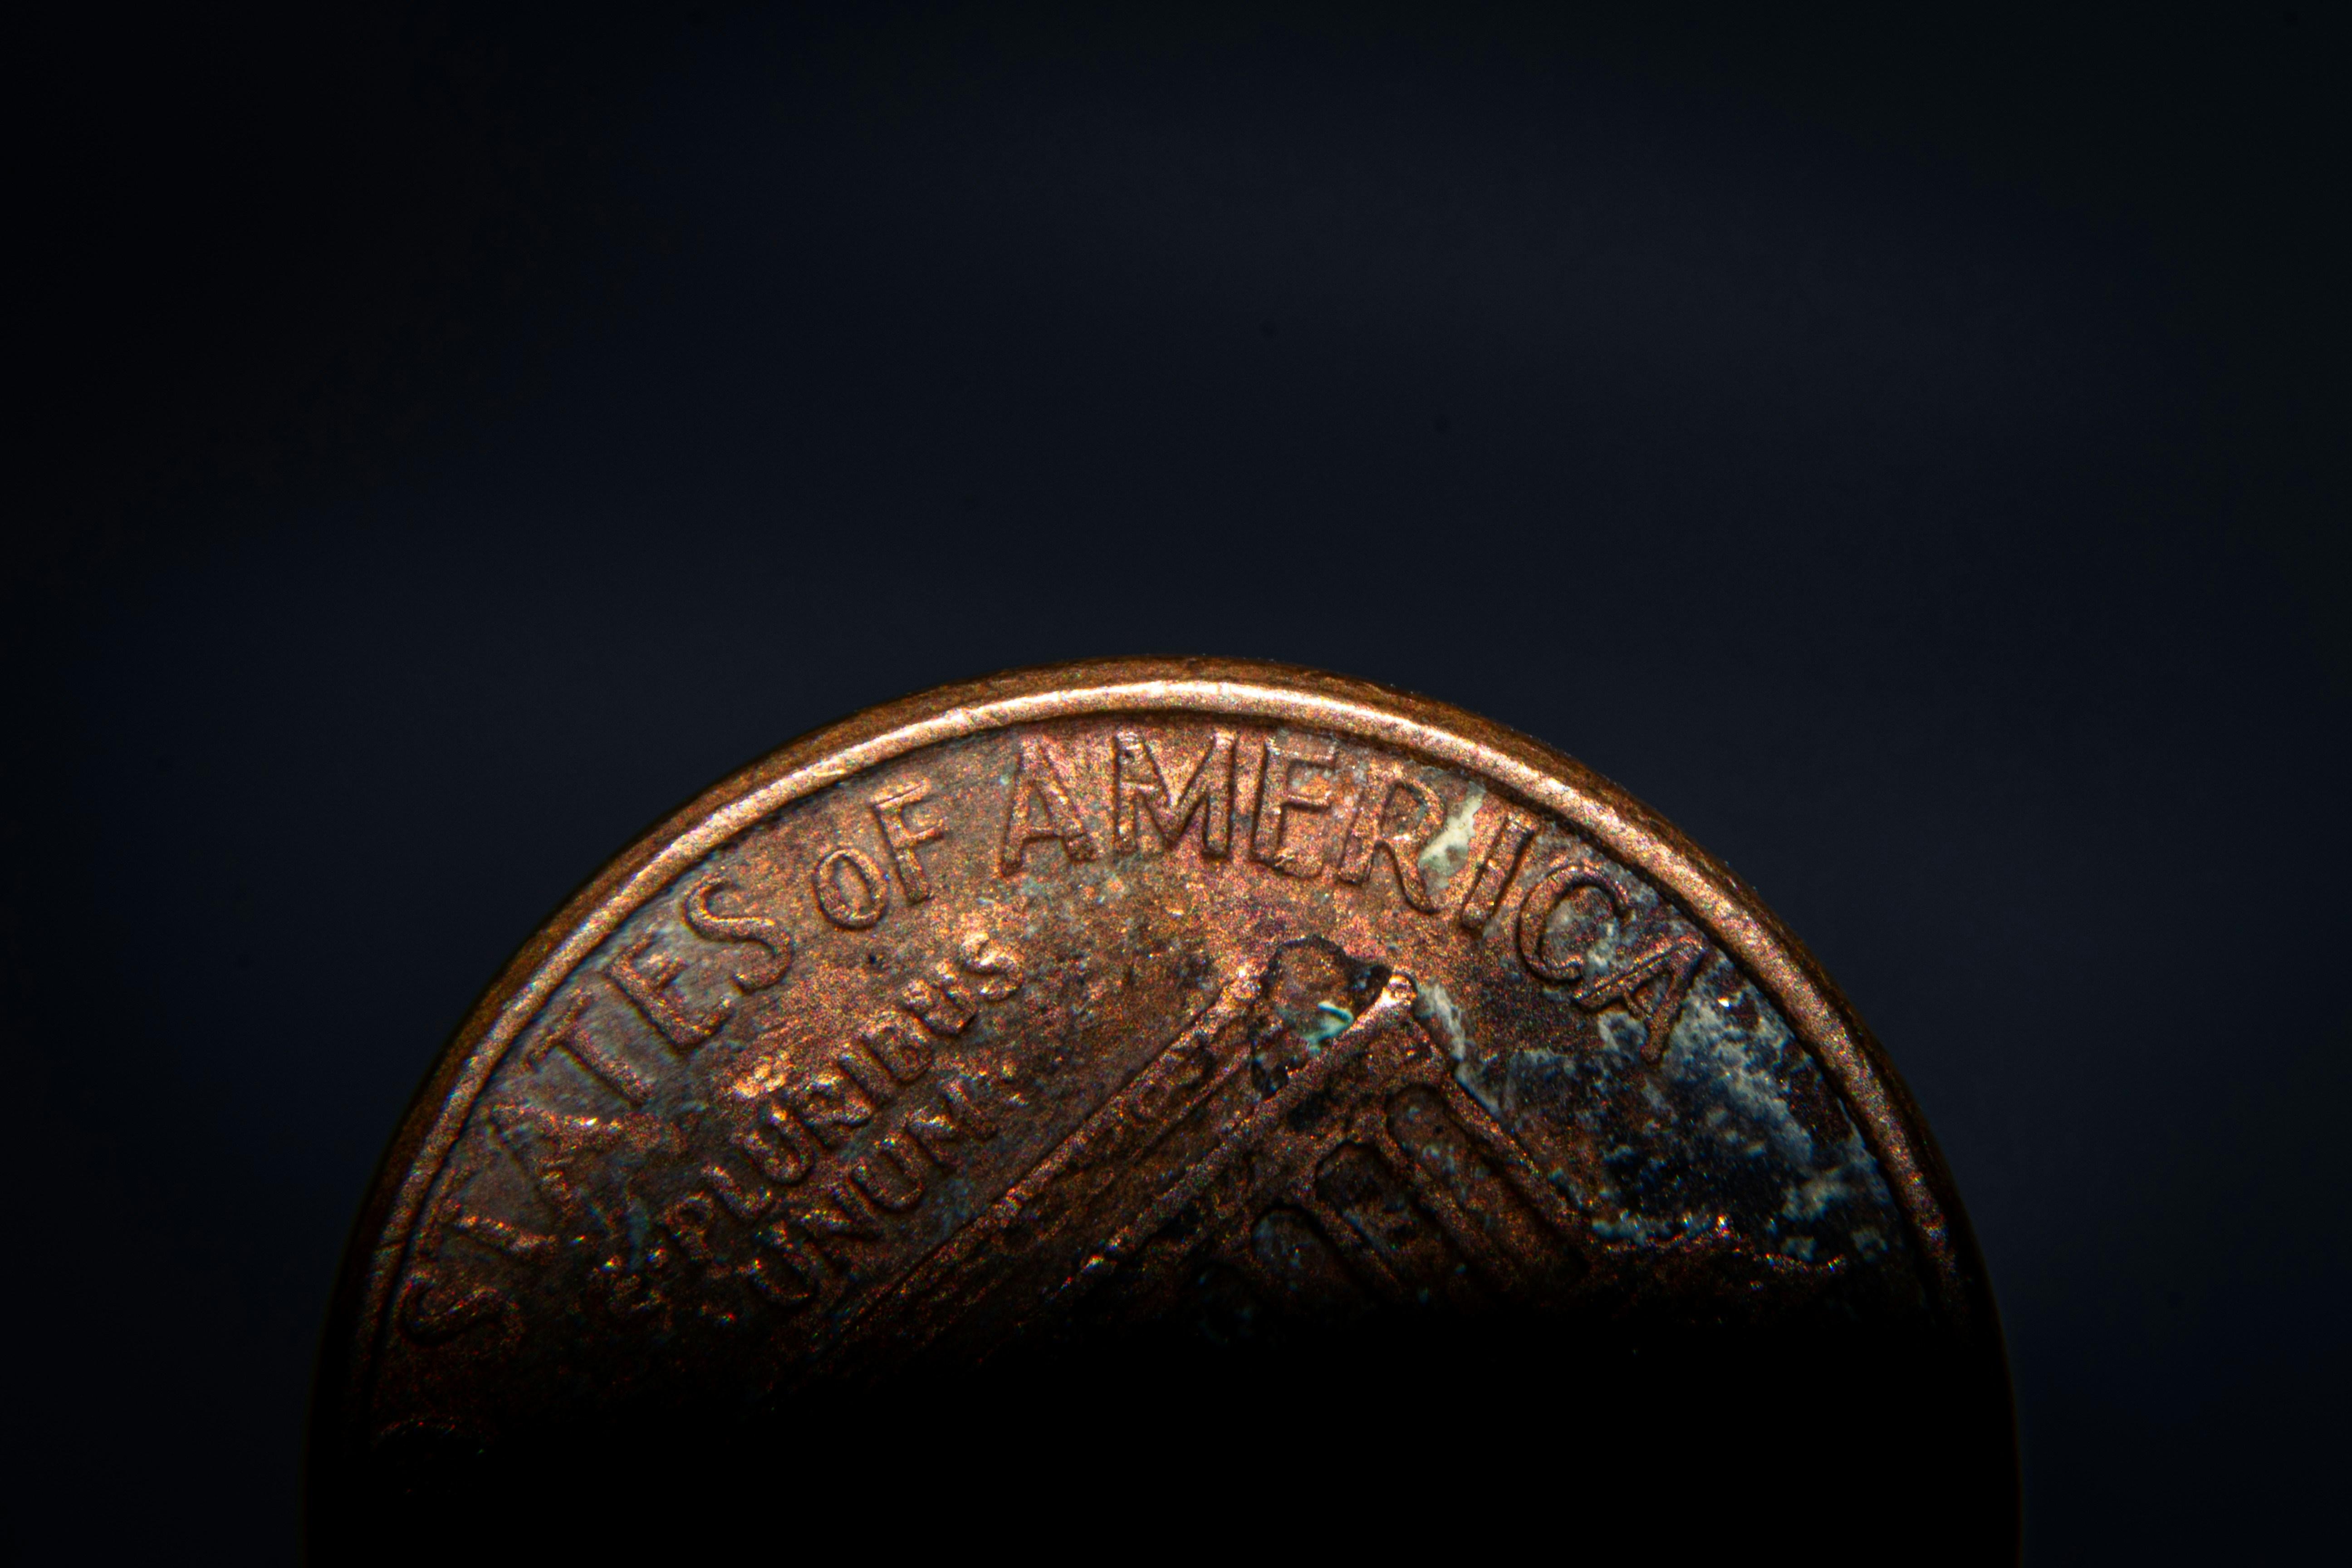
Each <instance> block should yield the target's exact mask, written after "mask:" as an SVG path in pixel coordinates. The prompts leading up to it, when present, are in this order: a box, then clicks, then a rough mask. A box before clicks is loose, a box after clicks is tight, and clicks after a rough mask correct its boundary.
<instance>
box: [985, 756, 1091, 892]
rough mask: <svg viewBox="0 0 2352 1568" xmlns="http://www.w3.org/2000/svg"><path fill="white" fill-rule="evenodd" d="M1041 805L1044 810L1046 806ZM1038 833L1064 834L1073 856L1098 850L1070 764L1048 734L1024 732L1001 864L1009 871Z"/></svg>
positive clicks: (1016, 867) (1082, 857)
mask: <svg viewBox="0 0 2352 1568" xmlns="http://www.w3.org/2000/svg"><path fill="white" fill-rule="evenodd" d="M1040 808H1043V809H1042V813H1041V810H1040ZM1039 838H1054V839H1059V840H1060V841H1061V845H1062V852H1063V853H1064V854H1066V855H1067V856H1069V858H1071V859H1072V860H1091V859H1093V858H1095V856H1096V854H1097V850H1096V847H1095V839H1094V835H1093V834H1091V833H1089V832H1087V824H1086V818H1084V817H1082V816H1079V815H1078V806H1077V802H1076V800H1074V799H1073V798H1071V795H1070V769H1069V764H1068V763H1066V762H1064V761H1063V759H1062V753H1061V752H1058V751H1056V750H1055V747H1054V742H1051V741H1049V740H1047V739H1045V736H1043V735H1024V736H1022V737H1021V764H1020V769H1019V771H1018V772H1017V773H1014V774H1013V800H1012V803H1011V804H1010V805H1008V806H1007V807H1006V809H1005V813H1004V851H1003V855H1002V856H1001V857H1000V858H999V859H998V864H999V865H1000V866H1001V867H1002V868H1003V870H1004V872H1005V873H1006V874H1007V875H1008V876H1009V875H1011V874H1012V873H1013V872H1015V871H1018V870H1020V869H1021V862H1022V858H1023V857H1024V856H1025V855H1027V854H1028V852H1029V846H1030V844H1031V843H1032V842H1033V841H1034V840H1036V839H1039Z"/></svg>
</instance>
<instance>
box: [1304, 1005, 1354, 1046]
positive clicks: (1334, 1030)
mask: <svg viewBox="0 0 2352 1568" xmlns="http://www.w3.org/2000/svg"><path fill="white" fill-rule="evenodd" d="M1315 1010H1316V1011H1317V1012H1318V1013H1320V1014H1321V1015H1322V1016H1321V1017H1319V1018H1318V1019H1316V1020H1315V1022H1314V1023H1313V1024H1311V1025H1309V1026H1307V1028H1306V1029H1305V1030H1303V1031H1302V1032H1301V1035H1300V1037H1301V1038H1302V1039H1304V1040H1305V1041H1306V1042H1307V1044H1308V1045H1310V1046H1319V1045H1321V1044H1322V1043H1323V1042H1324V1041H1326V1040H1328V1039H1329V1038H1330V1037H1332V1036H1334V1035H1337V1034H1341V1033H1344V1032H1345V1031H1346V1029H1347V1027H1348V1026H1349V1025H1350V1024H1352V1023H1354V1022H1355V1021H1356V1016H1355V1015H1354V1014H1353V1013H1350V1012H1349V1011H1348V1010H1347V1009H1346V1008H1345V1007H1342V1006H1340V1005H1339V1004H1338V1003H1336V1002H1318V1003H1316V1004H1315Z"/></svg>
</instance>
